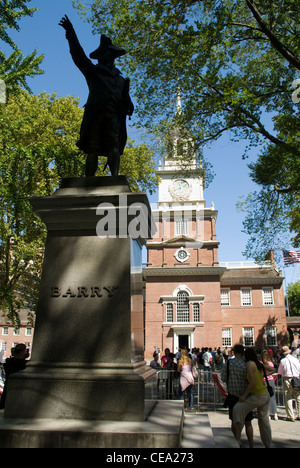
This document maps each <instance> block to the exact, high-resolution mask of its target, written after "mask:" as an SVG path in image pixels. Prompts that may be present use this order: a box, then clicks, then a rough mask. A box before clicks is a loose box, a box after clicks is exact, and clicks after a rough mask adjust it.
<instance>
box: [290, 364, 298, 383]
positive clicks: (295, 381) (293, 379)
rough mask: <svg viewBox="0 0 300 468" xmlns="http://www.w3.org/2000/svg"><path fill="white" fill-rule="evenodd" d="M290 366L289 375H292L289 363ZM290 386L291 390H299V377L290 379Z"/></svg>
mask: <svg viewBox="0 0 300 468" xmlns="http://www.w3.org/2000/svg"><path fill="white" fill-rule="evenodd" d="M289 363H290V361H289ZM290 366H291V374H292V375H293V369H292V364H291V363H290ZM291 386H292V387H293V388H300V378H299V377H292V379H291Z"/></svg>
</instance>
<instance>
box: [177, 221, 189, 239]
mask: <svg viewBox="0 0 300 468" xmlns="http://www.w3.org/2000/svg"><path fill="white" fill-rule="evenodd" d="M175 225H176V229H175V232H176V236H187V235H188V232H189V228H188V221H187V220H186V219H182V218H180V219H176V220H175Z"/></svg>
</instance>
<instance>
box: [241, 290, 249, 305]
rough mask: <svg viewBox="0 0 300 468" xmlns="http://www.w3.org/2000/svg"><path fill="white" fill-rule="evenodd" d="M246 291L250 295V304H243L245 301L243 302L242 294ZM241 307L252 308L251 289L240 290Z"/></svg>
mask: <svg viewBox="0 0 300 468" xmlns="http://www.w3.org/2000/svg"><path fill="white" fill-rule="evenodd" d="M245 291H247V292H249V294H250V304H249V303H245V300H244V297H245V296H243V295H244V292H245ZM241 306H242V307H251V306H252V288H241Z"/></svg>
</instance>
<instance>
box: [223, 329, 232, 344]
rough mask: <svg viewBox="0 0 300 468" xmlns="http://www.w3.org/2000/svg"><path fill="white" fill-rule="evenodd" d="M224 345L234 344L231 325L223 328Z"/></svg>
mask: <svg viewBox="0 0 300 468" xmlns="http://www.w3.org/2000/svg"><path fill="white" fill-rule="evenodd" d="M226 340H228V341H226ZM222 346H223V347H224V348H226V347H231V346H232V328H230V327H226V328H222Z"/></svg>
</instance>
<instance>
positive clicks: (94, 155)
mask: <svg viewBox="0 0 300 468" xmlns="http://www.w3.org/2000/svg"><path fill="white" fill-rule="evenodd" d="M59 26H62V27H63V28H64V29H65V30H66V38H67V40H68V41H69V45H70V53H71V55H72V58H73V60H74V63H75V65H76V66H77V67H78V68H79V70H80V71H81V72H82V73H83V75H84V76H85V79H86V81H87V84H88V87H89V97H88V100H87V103H86V104H85V106H84V108H85V111H84V117H83V121H82V125H81V130H80V140H79V141H78V143H77V146H78V148H79V149H81V150H82V151H84V152H85V153H86V154H87V161H86V171H85V175H86V177H93V176H94V175H95V174H96V171H97V168H98V157H99V156H106V157H107V158H108V159H107V164H108V167H109V169H110V172H111V175H113V176H115V175H118V174H119V168H120V156H121V155H122V154H123V151H124V148H125V145H126V140H127V131H126V116H127V115H129V116H131V115H132V114H133V111H134V106H133V104H132V101H131V99H130V96H129V84H130V81H129V79H128V78H126V79H124V78H123V77H122V76H121V72H120V70H118V69H117V68H116V67H115V64H114V61H115V59H116V58H118V57H121V56H122V55H125V53H126V51H125V50H124V49H122V48H120V47H117V46H115V45H113V44H112V41H111V40H110V39H109V37H107V36H105V35H102V36H101V42H100V46H99V47H98V49H96V50H95V51H94V52H92V53H91V54H90V58H91V59H95V60H98V64H96V65H95V64H93V62H92V61H91V60H90V59H89V58H88V57H87V56H86V55H85V53H84V50H83V49H82V47H81V45H80V43H79V40H78V38H77V35H76V33H75V30H74V28H73V25H72V23H71V21H70V20H69V18H68V17H67V16H66V15H65V16H64V17H63V18H62V20H61V21H60V23H59Z"/></svg>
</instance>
